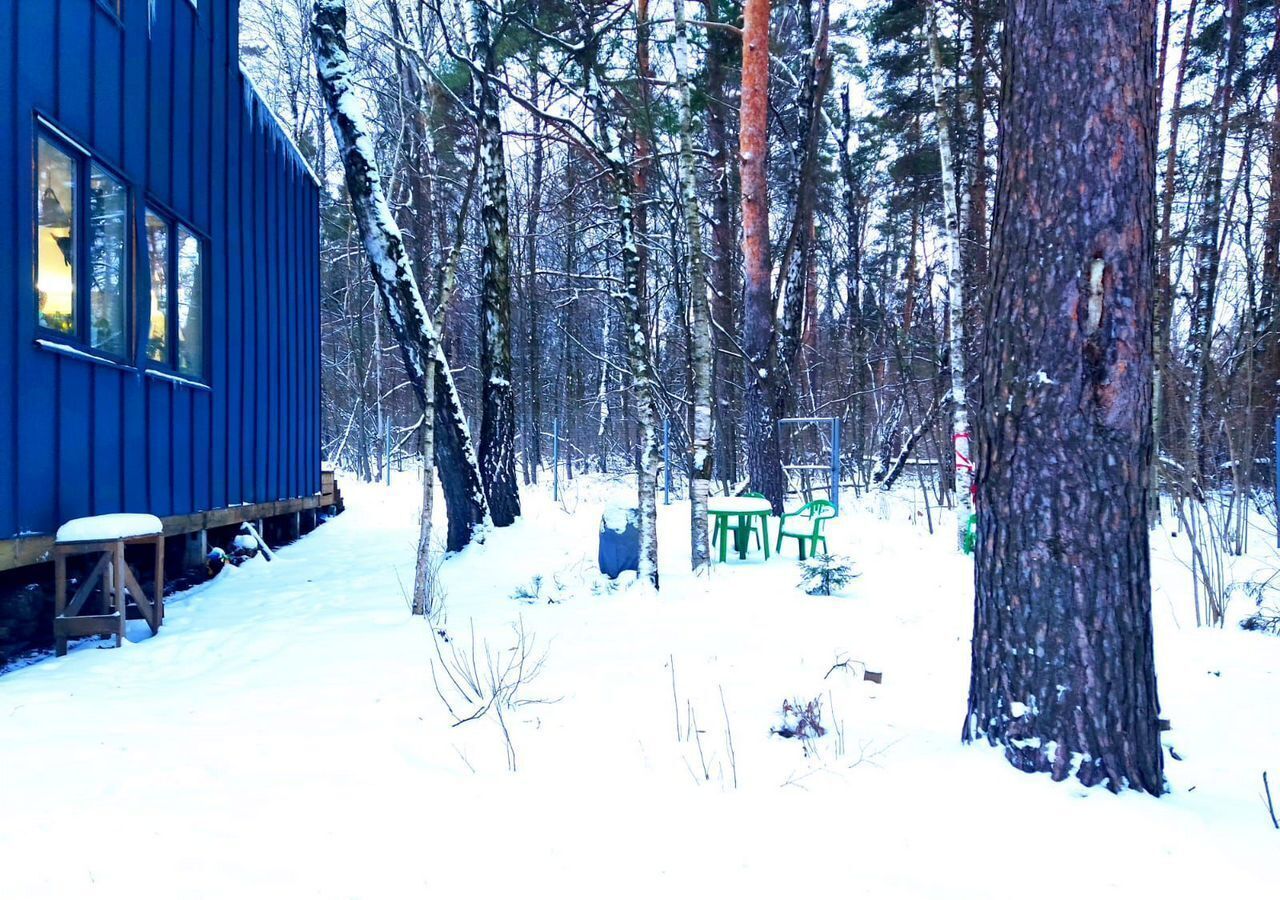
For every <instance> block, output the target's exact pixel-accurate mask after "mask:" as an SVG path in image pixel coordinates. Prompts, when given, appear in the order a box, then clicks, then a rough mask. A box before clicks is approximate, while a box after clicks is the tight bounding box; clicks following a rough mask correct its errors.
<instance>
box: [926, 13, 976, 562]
mask: <svg viewBox="0 0 1280 900" xmlns="http://www.w3.org/2000/svg"><path fill="white" fill-rule="evenodd" d="M927 2H928V20H929V60H930V62H931V63H932V70H933V78H932V81H933V102H934V107H935V109H936V114H937V120H938V155H939V157H940V158H941V166H942V205H943V211H944V224H943V240H944V243H945V244H946V249H947V317H948V319H947V320H948V323H949V324H950V326H951V335H950V343H949V346H950V350H949V352H948V354H947V355H948V357H949V358H950V363H951V365H950V368H951V430H952V435H951V440H952V442H953V443H954V445H955V475H956V548H957V549H962V548H963V547H964V536H965V533H966V532H967V531H968V530H969V517H970V516H972V515H973V493H972V492H973V451H972V450H971V449H970V448H969V402H968V390H967V387H966V385H967V382H966V379H965V365H964V307H965V303H964V297H965V290H964V287H965V273H964V261H963V260H962V259H961V256H960V204H959V203H958V202H957V199H956V181H955V172H954V167H953V165H952V161H951V146H952V145H951V115H950V113H949V112H948V111H947V102H946V98H945V94H944V93H943V82H944V80H945V79H946V70H945V69H944V68H943V64H942V40H941V38H940V37H939V35H938V7H937V2H936V0H927Z"/></svg>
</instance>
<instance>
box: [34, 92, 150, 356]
mask: <svg viewBox="0 0 1280 900" xmlns="http://www.w3.org/2000/svg"><path fill="white" fill-rule="evenodd" d="M41 140H44V141H46V142H47V143H49V144H51V145H52V146H53V147H54V148H55V149H57V150H58V151H59V152H60V153H63V154H64V155H66V156H67V157H69V158H70V159H71V161H72V162H73V164H74V165H75V187H74V191H75V193H74V198H75V205H74V209H73V210H72V216H71V237H72V242H71V244H72V260H71V272H72V279H73V282H72V283H73V284H74V291H75V299H74V305H73V307H72V310H73V321H72V327H71V331H69V332H67V331H59V330H57V329H56V328H49V327H47V326H44V325H41V324H40V315H39V309H40V295H39V289H38V288H37V287H36V285H37V284H38V282H39V278H40V190H39V185H40V176H39V165H40V141H41ZM94 166H97V167H98V168H99V169H101V170H102V172H103V173H104V174H105V175H107V177H109V178H110V179H111V180H112V181H114V182H115V183H116V184H118V185H119V186H120V187H121V188H123V189H124V199H125V222H126V225H125V229H124V266H123V273H122V275H123V279H124V284H123V286H122V288H121V291H120V295H121V301H120V302H121V304H122V306H123V309H122V310H121V313H122V315H123V317H124V334H125V341H124V352H123V353H114V352H112V351H111V350H108V349H106V348H104V347H95V346H93V337H92V326H91V324H90V319H91V316H92V309H93V298H92V296H91V294H92V291H91V282H92V278H91V272H90V269H91V268H92V266H91V265H90V261H89V260H90V256H89V253H90V241H89V207H90V205H91V204H90V201H89V196H90V191H89V184H90V181H91V180H92V177H93V175H92V169H93V167H94ZM134 214H135V206H134V190H133V185H132V184H131V183H130V181H129V179H128V178H126V177H125V176H124V173H123V172H121V171H120V169H119V167H118V166H115V165H113V164H112V163H111V162H110V161H109V160H106V159H103V158H102V157H101V156H98V155H97V154H95V153H93V152H92V151H91V150H89V148H88V147H86V146H85V145H84V144H83V143H81V142H80V141H78V140H76V139H75V138H74V137H72V136H70V135H69V134H67V132H66V131H65V130H64V129H62V128H59V127H58V126H57V125H56V124H54V123H53V122H52V121H51V120H50V119H49V118H47V117H46V116H43V115H40V114H38V113H37V114H36V117H35V127H34V129H33V130H32V138H31V240H32V245H31V249H32V253H31V304H32V307H31V313H32V315H33V318H34V319H35V333H36V338H37V340H44V341H49V342H53V343H58V344H67V345H70V346H72V347H74V348H76V349H78V350H82V351H84V352H85V353H88V354H90V355H92V356H96V357H100V358H101V359H103V360H106V361H108V362H112V363H116V364H119V365H124V366H130V365H132V360H133V356H134V351H135V349H136V336H135V330H136V325H137V319H136V317H135V315H134V303H133V302H132V292H133V290H134V273H133V267H132V265H131V260H132V259H133V251H134V230H135V228H134V223H133V218H134Z"/></svg>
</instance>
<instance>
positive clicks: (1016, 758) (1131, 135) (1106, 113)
mask: <svg viewBox="0 0 1280 900" xmlns="http://www.w3.org/2000/svg"><path fill="white" fill-rule="evenodd" d="M1003 42H1004V44H1003V57H1004V66H1003V68H1004V74H1003V86H1002V102H1001V135H1000V153H999V166H998V168H997V172H998V175H997V191H996V207H995V208H996V220H995V228H994V233H993V242H992V267H991V268H992V280H991V289H990V292H989V294H988V297H987V309H986V317H985V318H986V322H987V327H986V331H985V333H984V347H983V353H982V360H983V372H982V389H981V404H980V407H979V408H980V410H981V414H980V416H979V426H980V427H979V436H978V473H977V479H978V515H979V525H978V530H979V546H978V553H977V566H976V601H975V613H974V630H973V648H972V650H973V658H972V673H971V680H970V687H969V705H968V715H967V717H966V721H965V727H964V737H965V739H966V740H976V739H979V738H984V739H986V740H987V741H988V742H989V743H991V744H992V745H1000V746H1002V747H1003V748H1004V752H1005V756H1006V757H1007V758H1008V760H1009V761H1010V762H1011V763H1012V764H1013V765H1014V766H1016V767H1017V768H1019V769H1022V770H1023V771H1028V772H1049V773H1051V774H1052V776H1053V778H1054V779H1055V780H1061V779H1065V778H1068V777H1071V776H1072V775H1074V776H1075V777H1077V778H1078V779H1079V780H1080V781H1081V782H1082V783H1084V784H1086V785H1093V784H1099V783H1102V782H1105V783H1106V784H1107V786H1108V787H1109V788H1110V789H1111V790H1113V791H1119V790H1122V789H1124V788H1131V789H1134V790H1139V791H1146V792H1149V793H1152V794H1159V793H1161V792H1162V791H1163V790H1164V775H1163V756H1162V754H1163V751H1162V748H1161V745H1160V731H1159V728H1160V726H1159V721H1158V715H1159V705H1158V701H1157V698H1156V679H1155V667H1154V662H1153V655H1152V630H1151V571H1150V559H1149V544H1148V536H1147V515H1148V510H1147V504H1146V487H1147V484H1148V480H1149V475H1150V455H1151V418H1150V414H1151V388H1150V379H1151V367H1152V358H1151V313H1152V301H1153V284H1152V279H1153V273H1154V267H1153V266H1152V251H1153V240H1154V227H1153V221H1152V219H1153V212H1154V204H1155V190H1154V188H1155V185H1154V172H1155V142H1156V133H1157V122H1156V120H1155V116H1154V92H1153V91H1152V83H1153V80H1154V76H1155V71H1154V69H1155V53H1154V49H1155V47H1154V42H1155V0H1118V2H1114V3H1109V4H1097V3H1092V2H1087V0H1014V2H1011V3H1010V4H1009V7H1008V19H1007V21H1006V23H1005V31H1004V37H1003Z"/></svg>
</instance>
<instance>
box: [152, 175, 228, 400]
mask: <svg viewBox="0 0 1280 900" xmlns="http://www.w3.org/2000/svg"><path fill="white" fill-rule="evenodd" d="M140 212H141V220H142V223H143V229H144V239H143V240H141V241H140V242H139V247H140V248H141V253H139V254H138V257H137V259H138V269H139V271H141V270H142V269H144V268H145V270H146V273H147V279H146V290H145V292H144V291H143V290H142V287H143V285H142V279H141V278H139V279H138V290H137V293H136V296H137V305H138V309H139V314H138V329H137V330H138V331H141V326H142V324H143V321H142V320H143V317H144V316H145V319H146V327H147V330H146V334H147V335H150V334H151V246H150V241H149V240H146V239H145V228H146V224H145V223H146V217H147V215H149V214H150V215H154V216H155V217H156V218H157V219H160V220H161V221H163V222H164V225H165V231H166V246H165V275H166V276H167V278H168V282H167V284H168V288H169V296H168V299H167V307H166V309H165V348H164V350H165V352H164V356H165V358H164V361H163V362H160V361H159V360H154V359H152V358H151V357H150V356H148V355H147V353H146V343H147V341H148V340H149V338H146V339H144V340H142V341H141V342H140V343H139V345H138V355H139V365H140V366H142V367H143V368H145V369H147V370H149V371H152V372H157V373H163V374H164V375H166V376H169V377H172V378H177V379H181V380H183V381H190V382H193V383H196V384H200V385H203V386H206V387H207V386H208V385H209V352H210V349H211V348H210V346H209V274H210V273H209V265H208V262H209V246H210V240H209V236H208V235H207V234H205V233H204V232H203V231H201V230H200V229H199V228H196V227H195V226H194V225H192V224H191V223H190V222H189V221H188V220H187V219H184V218H183V217H182V216H179V215H178V214H176V213H175V212H173V210H172V209H170V208H169V206H167V205H166V204H164V203H162V202H160V201H159V200H157V199H155V198H154V197H152V196H151V195H147V196H146V197H145V199H144V201H143V204H142V209H141V210H140ZM182 231H185V232H186V233H187V234H189V235H191V236H192V237H193V238H195V240H196V243H197V245H198V246H199V248H200V372H199V373H191V372H183V371H182V369H181V368H180V366H179V363H178V360H179V356H178V352H179V351H178V344H179V342H180V340H181V334H180V332H179V329H178V311H179V304H178V237H179V233H180V232H182Z"/></svg>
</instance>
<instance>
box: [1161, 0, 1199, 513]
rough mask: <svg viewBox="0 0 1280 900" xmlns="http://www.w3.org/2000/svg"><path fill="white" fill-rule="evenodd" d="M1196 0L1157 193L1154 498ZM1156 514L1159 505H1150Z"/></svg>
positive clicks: (1185, 38) (1191, 8)
mask: <svg viewBox="0 0 1280 900" xmlns="http://www.w3.org/2000/svg"><path fill="white" fill-rule="evenodd" d="M1197 3H1198V0H1191V5H1190V6H1189V7H1188V8H1187V26H1186V30H1185V31H1183V33H1182V50H1181V56H1180V58H1179V60H1178V75H1177V80H1176V81H1175V82H1174V86H1173V105H1172V106H1170V108H1169V148H1168V150H1167V155H1166V157H1165V161H1164V187H1163V189H1162V190H1161V194H1160V245H1159V252H1158V254H1157V259H1156V310H1155V320H1156V321H1155V367H1156V369H1155V376H1154V379H1153V382H1154V384H1153V388H1152V400H1151V422H1152V453H1151V455H1152V459H1154V460H1155V466H1156V467H1155V471H1154V472H1153V473H1152V483H1153V491H1152V493H1153V494H1154V495H1155V496H1154V497H1153V499H1155V500H1158V498H1159V495H1160V444H1161V442H1162V441H1163V440H1164V418H1165V409H1166V405H1167V399H1166V396H1165V394H1166V380H1167V379H1166V376H1167V373H1168V371H1169V359H1170V354H1169V332H1170V330H1171V328H1172V323H1173V200H1174V190H1175V176H1176V175H1177V172H1178V132H1179V128H1180V126H1181V125H1182V88H1183V85H1184V84H1186V80H1187V60H1188V58H1189V57H1190V50H1191V35H1192V29H1193V27H1194V26H1195V21H1196V6H1197ZM1153 505H1154V506H1155V508H1156V512H1157V515H1158V513H1159V503H1158V502H1157V503H1155V504H1153Z"/></svg>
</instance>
